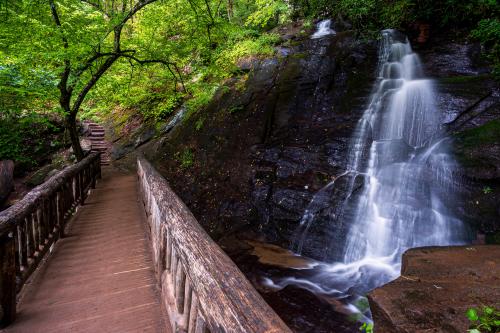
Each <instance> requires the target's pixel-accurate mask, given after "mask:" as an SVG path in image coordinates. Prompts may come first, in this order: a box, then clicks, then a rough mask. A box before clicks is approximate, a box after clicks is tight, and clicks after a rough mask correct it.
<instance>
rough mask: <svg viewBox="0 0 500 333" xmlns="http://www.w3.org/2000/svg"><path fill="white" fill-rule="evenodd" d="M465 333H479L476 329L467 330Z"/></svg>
mask: <svg viewBox="0 0 500 333" xmlns="http://www.w3.org/2000/svg"><path fill="white" fill-rule="evenodd" d="M467 333H481V331H479V330H478V329H477V328H473V329H471V330H467Z"/></svg>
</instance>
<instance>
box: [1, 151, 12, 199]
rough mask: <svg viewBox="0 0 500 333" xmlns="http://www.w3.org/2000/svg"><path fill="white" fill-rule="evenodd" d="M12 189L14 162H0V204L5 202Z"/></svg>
mask: <svg viewBox="0 0 500 333" xmlns="http://www.w3.org/2000/svg"><path fill="white" fill-rule="evenodd" d="M13 189H14V162H12V161H0V203H2V202H3V201H5V200H6V199H7V198H8V196H9V194H10V192H12V190H13Z"/></svg>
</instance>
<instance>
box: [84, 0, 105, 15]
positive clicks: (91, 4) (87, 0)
mask: <svg viewBox="0 0 500 333" xmlns="http://www.w3.org/2000/svg"><path fill="white" fill-rule="evenodd" d="M80 1H81V2H83V3H86V4H87V5H89V6H91V7H93V8H95V9H96V10H97V11H98V12H99V13H101V14H103V15H104V16H106V17H107V18H108V19H110V18H111V15H110V14H108V13H107V12H106V11H105V10H104V8H102V7H101V6H99V4H96V3H93V2H90V1H89V0H80Z"/></svg>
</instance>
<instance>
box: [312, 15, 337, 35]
mask: <svg viewBox="0 0 500 333" xmlns="http://www.w3.org/2000/svg"><path fill="white" fill-rule="evenodd" d="M331 26H332V20H330V19H328V20H323V21H321V22H319V23H318V24H317V25H316V29H317V30H316V32H315V33H314V34H313V35H312V36H311V38H312V39H317V38H321V37H324V36H328V35H335V34H336V32H335V30H333V29H332V28H331Z"/></svg>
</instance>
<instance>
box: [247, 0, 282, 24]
mask: <svg viewBox="0 0 500 333" xmlns="http://www.w3.org/2000/svg"><path fill="white" fill-rule="evenodd" d="M255 5H256V6H257V10H256V11H255V12H254V13H252V14H251V15H250V16H249V17H248V18H247V21H246V25H248V26H257V27H261V28H270V27H273V26H276V25H278V24H279V23H283V22H285V21H286V20H287V19H288V17H289V14H290V8H289V7H288V4H287V3H286V2H285V1H283V0H256V1H255Z"/></svg>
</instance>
